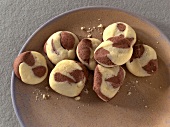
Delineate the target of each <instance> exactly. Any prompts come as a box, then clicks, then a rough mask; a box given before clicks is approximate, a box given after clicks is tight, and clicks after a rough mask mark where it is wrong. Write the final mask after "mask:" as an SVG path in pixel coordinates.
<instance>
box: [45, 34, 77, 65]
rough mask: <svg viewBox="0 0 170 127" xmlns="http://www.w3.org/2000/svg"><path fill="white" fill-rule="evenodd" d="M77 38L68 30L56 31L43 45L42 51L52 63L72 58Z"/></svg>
mask: <svg viewBox="0 0 170 127" xmlns="http://www.w3.org/2000/svg"><path fill="white" fill-rule="evenodd" d="M78 42H79V40H78V38H77V36H76V35H75V34H74V33H72V32H69V31H58V32H56V33H54V34H52V35H51V36H50V37H49V39H48V40H47V42H46V43H45V45H44V51H45V53H46V54H47V57H48V58H49V59H50V61H51V62H52V63H53V64H57V63H58V62H59V61H61V60H63V59H74V58H75V56H76V55H75V54H76V53H75V48H76V46H77V44H78Z"/></svg>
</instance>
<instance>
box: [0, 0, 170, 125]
mask: <svg viewBox="0 0 170 127" xmlns="http://www.w3.org/2000/svg"><path fill="white" fill-rule="evenodd" d="M86 6H109V7H116V8H120V9H124V10H127V11H129V12H133V13H136V14H138V15H139V16H142V17H144V18H146V19H148V20H149V21H151V22H152V23H154V24H155V25H156V26H157V27H158V28H159V29H161V30H162V31H163V33H164V34H165V35H166V36H167V37H168V38H170V32H169V31H170V13H169V12H170V1H169V0H115V1H114V0H15V1H14V0H1V1H0V47H1V48H2V49H1V50H0V62H1V64H0V73H1V76H0V81H1V83H0V84H1V88H0V127H19V126H20V124H19V122H18V120H17V118H16V115H15V113H14V109H13V106H12V101H11V93H10V80H11V79H10V78H11V73H12V64H13V60H14V59H15V57H16V56H17V54H18V52H19V50H20V49H21V47H22V46H23V44H24V43H25V42H26V40H27V39H28V38H29V36H30V35H31V34H32V33H33V32H34V31H35V30H36V29H37V28H39V27H40V26H41V25H42V24H44V23H45V22H46V21H48V20H49V19H51V18H53V17H54V16H56V15H59V14H61V13H63V12H65V11H69V10H72V9H75V8H80V7H86Z"/></svg>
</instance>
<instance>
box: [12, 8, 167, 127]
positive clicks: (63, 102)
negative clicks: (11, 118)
mask: <svg viewBox="0 0 170 127" xmlns="http://www.w3.org/2000/svg"><path fill="white" fill-rule="evenodd" d="M118 21H122V22H125V23H127V24H129V25H130V26H132V27H133V28H134V30H135V31H136V33H137V39H138V42H137V43H144V44H147V45H149V46H151V47H153V48H154V49H155V50H156V52H157V55H158V61H159V70H158V71H157V73H156V74H154V75H153V76H151V77H145V78H139V77H136V76H133V75H132V74H130V73H129V72H128V70H126V72H127V75H126V78H125V81H124V84H123V86H122V87H121V89H120V91H119V92H118V94H117V95H116V96H115V97H114V98H113V99H112V100H111V101H109V102H107V103H106V102H103V101H102V100H100V99H99V98H98V97H97V95H96V94H95V93H94V92H93V90H92V85H93V72H90V76H89V80H88V83H87V85H86V88H85V90H83V92H82V94H81V99H80V100H79V101H76V100H75V99H74V98H68V97H65V96H61V95H59V94H57V93H55V92H54V91H53V90H51V89H49V90H48V89H47V87H46V86H48V77H47V79H46V80H45V81H43V82H42V83H40V84H38V85H34V86H31V85H27V84H24V83H23V82H21V81H20V80H19V79H18V78H16V76H14V73H12V80H11V81H12V83H11V92H12V100H13V106H14V109H15V112H16V114H17V117H18V119H19V121H20V123H21V125H22V126H28V127H56V126H58V127H61V126H62V127H94V126H96V127H169V126H170V116H169V114H170V87H169V85H170V55H169V54H170V43H169V42H168V39H167V38H166V37H165V36H164V35H163V34H162V33H161V32H160V30H158V29H157V28H156V27H155V26H154V25H152V24H151V23H149V22H148V21H146V20H144V19H142V18H140V17H138V16H135V15H133V14H130V13H128V12H125V11H122V10H119V9H114V8H106V7H90V8H81V9H77V10H73V11H69V12H67V13H64V14H61V15H59V16H57V17H55V18H53V19H52V20H50V21H48V22H47V23H45V24H44V25H43V26H42V27H40V28H39V29H38V30H37V31H36V32H35V33H34V34H33V35H32V36H31V37H30V38H29V39H28V41H27V42H26V44H25V45H24V46H23V48H22V49H21V51H20V53H21V52H23V51H28V50H35V51H38V52H41V53H42V54H43V55H44V56H45V54H44V52H43V45H44V43H45V42H46V40H47V39H48V37H49V36H50V35H51V34H53V33H54V32H56V31H59V30H67V31H71V32H73V33H75V34H76V35H78V37H79V38H80V39H81V38H83V37H87V35H88V33H87V32H86V31H83V30H81V29H80V28H81V27H86V28H93V27H95V28H96V29H95V30H94V31H93V32H92V36H93V37H95V38H98V39H101V38H102V35H101V32H102V28H98V27H97V26H98V25H99V24H103V26H108V25H109V24H111V23H113V22H118ZM47 61H48V59H47ZM48 66H49V69H50V70H51V69H52V68H53V65H52V64H51V63H50V62H49V61H48ZM87 90H88V91H87ZM43 94H46V95H50V98H48V99H47V100H45V99H43Z"/></svg>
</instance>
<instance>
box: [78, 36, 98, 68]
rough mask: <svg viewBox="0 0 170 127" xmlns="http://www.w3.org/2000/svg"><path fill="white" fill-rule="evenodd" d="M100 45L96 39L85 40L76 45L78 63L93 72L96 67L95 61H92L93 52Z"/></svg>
mask: <svg viewBox="0 0 170 127" xmlns="http://www.w3.org/2000/svg"><path fill="white" fill-rule="evenodd" d="M100 43H101V41H100V40H98V39H96V38H85V39H82V40H81V41H80V43H79V44H78V45H77V50H76V54H77V57H78V59H79V60H80V62H81V63H82V64H84V65H86V66H87V67H88V68H89V69H90V70H94V69H95V67H96V61H95V60H94V50H95V49H96V48H97V46H98V45H99V44H100Z"/></svg>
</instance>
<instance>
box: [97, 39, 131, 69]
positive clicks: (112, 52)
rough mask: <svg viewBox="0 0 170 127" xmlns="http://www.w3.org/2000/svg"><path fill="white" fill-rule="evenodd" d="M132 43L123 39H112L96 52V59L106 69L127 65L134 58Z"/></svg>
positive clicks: (103, 43) (100, 46) (101, 45)
mask: <svg viewBox="0 0 170 127" xmlns="http://www.w3.org/2000/svg"><path fill="white" fill-rule="evenodd" d="M132 53H133V48H132V46H131V42H130V41H129V40H128V39H126V38H123V37H120V36H116V37H111V38H109V39H108V40H107V41H104V42H102V43H101V44H100V45H99V46H98V47H97V48H96V50H95V51H94V59H95V60H96V61H97V62H98V63H99V64H101V65H103V66H105V67H113V66H115V65H123V64H125V63H126V62H127V61H128V60H129V59H130V58H131V56H132Z"/></svg>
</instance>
